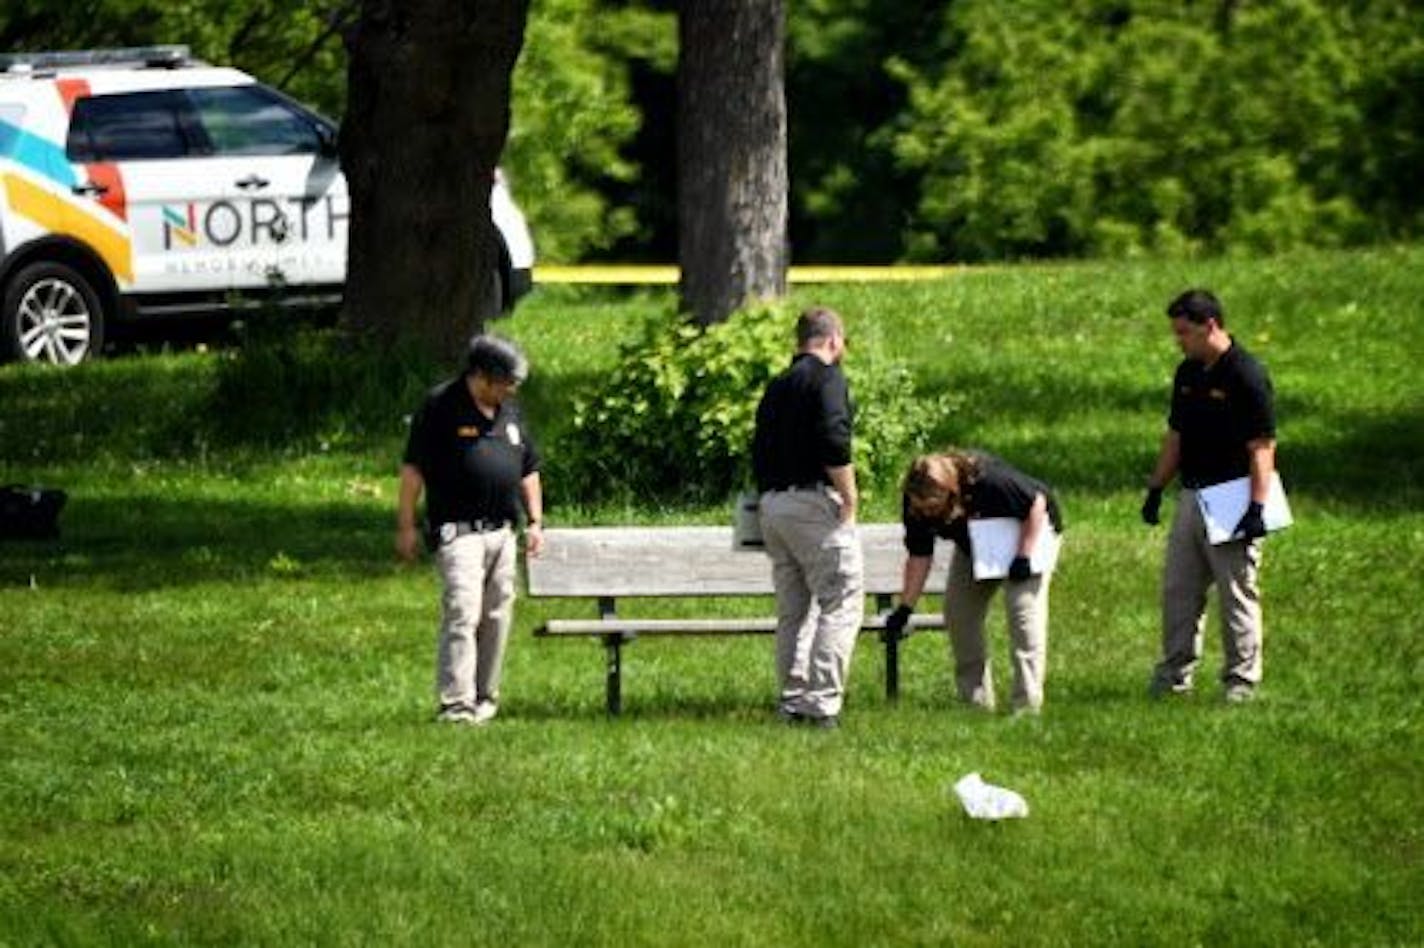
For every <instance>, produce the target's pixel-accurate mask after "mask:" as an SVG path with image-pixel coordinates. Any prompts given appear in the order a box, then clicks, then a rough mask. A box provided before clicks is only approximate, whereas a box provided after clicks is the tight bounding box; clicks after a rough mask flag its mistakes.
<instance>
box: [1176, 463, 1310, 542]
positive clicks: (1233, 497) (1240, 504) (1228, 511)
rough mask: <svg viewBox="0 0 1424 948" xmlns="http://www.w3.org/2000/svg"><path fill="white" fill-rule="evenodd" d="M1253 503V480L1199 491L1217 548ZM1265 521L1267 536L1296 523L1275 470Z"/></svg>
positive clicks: (1209, 539) (1263, 512)
mask: <svg viewBox="0 0 1424 948" xmlns="http://www.w3.org/2000/svg"><path fill="white" fill-rule="evenodd" d="M1250 502H1251V478H1249V477H1238V478H1236V480H1234V481H1223V482H1222V483H1220V484H1213V485H1212V486H1210V487H1203V488H1202V489H1201V490H1199V491H1197V506H1199V507H1200V508H1201V512H1202V519H1203V520H1205V521H1206V539H1207V542H1208V543H1210V544H1211V545H1212V546H1216V545H1218V544H1221V543H1226V542H1227V541H1229V540H1230V539H1231V538H1232V531H1234V530H1235V529H1236V525H1237V524H1238V523H1240V522H1241V515H1242V514H1244V513H1246V505H1247V504H1249V503H1250ZM1261 520H1262V521H1263V522H1264V523H1265V524H1266V532H1267V533H1272V532H1274V531H1276V530H1282V529H1284V528H1286V527H1288V526H1290V525H1291V523H1292V520H1291V512H1290V504H1288V503H1287V502H1286V492H1285V489H1284V488H1283V487H1281V476H1280V475H1279V474H1278V473H1276V472H1275V471H1272V472H1271V484H1270V491H1269V493H1267V494H1266V503H1265V506H1263V507H1262V508H1261Z"/></svg>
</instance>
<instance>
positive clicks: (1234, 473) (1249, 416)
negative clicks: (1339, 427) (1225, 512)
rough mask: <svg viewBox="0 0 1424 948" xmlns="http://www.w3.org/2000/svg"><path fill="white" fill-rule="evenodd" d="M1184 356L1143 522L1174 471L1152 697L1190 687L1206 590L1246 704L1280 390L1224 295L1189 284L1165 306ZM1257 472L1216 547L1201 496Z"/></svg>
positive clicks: (1150, 519)
mask: <svg viewBox="0 0 1424 948" xmlns="http://www.w3.org/2000/svg"><path fill="white" fill-rule="evenodd" d="M1167 316H1168V317H1169V318H1170V319H1171V322H1172V333H1173V335H1174V336H1176V339H1177V345H1178V347H1179V348H1180V349H1181V350H1182V355H1184V356H1185V357H1186V358H1185V359H1183V360H1182V362H1181V364H1180V365H1179V366H1178V367H1177V372H1176V376H1175V377H1174V379H1173V383H1172V405H1171V413H1170V415H1169V416H1168V419H1167V433H1166V435H1165V436H1164V437H1163V439H1162V447H1161V450H1160V452H1159V453H1158V456H1157V463H1156V466H1155V467H1154V468H1153V470H1152V475H1151V477H1150V478H1149V479H1148V482H1147V487H1148V490H1147V499H1146V500H1145V501H1144V503H1143V505H1142V519H1143V520H1144V521H1146V522H1147V523H1148V524H1156V523H1158V522H1159V520H1160V509H1161V504H1162V491H1163V489H1164V488H1165V487H1166V486H1167V484H1169V483H1170V482H1171V480H1172V478H1173V477H1174V476H1176V477H1179V478H1180V480H1181V484H1182V490H1181V493H1180V495H1179V496H1178V499H1177V510H1176V515H1175V516H1174V517H1173V520H1172V528H1171V532H1170V533H1169V534H1168V537H1167V556H1166V562H1165V564H1164V567H1163V574H1162V658H1161V661H1160V662H1159V663H1158V665H1157V668H1156V670H1155V672H1154V673H1153V677H1152V686H1151V692H1152V694H1153V695H1154V696H1162V695H1168V694H1181V693H1185V692H1188V691H1191V689H1192V678H1193V676H1194V674H1195V672H1196V668H1197V664H1198V663H1199V661H1200V660H1201V651H1202V621H1203V612H1204V610H1205V608H1206V594H1207V589H1208V588H1209V587H1210V586H1212V585H1213V584H1215V586H1216V591H1217V595H1218V596H1219V598H1220V601H1221V626H1222V628H1221V644H1222V651H1223V653H1224V664H1223V667H1222V670H1221V681H1222V685H1223V688H1224V689H1225V690H1224V697H1225V699H1226V700H1227V701H1228V702H1231V703H1236V702H1242V701H1248V700H1250V699H1251V698H1252V697H1253V696H1254V695H1255V690H1256V686H1257V685H1258V684H1260V681H1261V641H1262V632H1261V601H1260V589H1259V571H1260V567H1261V546H1262V543H1261V538H1262V537H1264V536H1265V535H1266V528H1265V524H1264V523H1263V522H1262V510H1263V508H1264V506H1265V502H1266V496H1267V493H1268V491H1269V488H1270V484H1271V476H1272V474H1273V473H1274V471H1275V469H1276V419H1275V410H1274V405H1273V401H1274V394H1273V391H1272V387H1271V379H1270V376H1268V375H1267V374H1266V370H1265V368H1264V367H1263V366H1262V365H1261V363H1259V362H1257V361H1256V359H1255V358H1254V357H1252V356H1251V355H1250V354H1249V353H1248V352H1246V350H1245V349H1243V348H1241V346H1240V345H1238V344H1237V343H1236V342H1235V341H1234V340H1233V339H1232V338H1231V336H1230V335H1228V334H1227V332H1226V315H1225V312H1224V310H1223V309H1222V306H1221V303H1220V301H1218V300H1217V298H1216V297H1215V296H1213V295H1212V294H1211V293H1210V292H1208V291H1206V290H1188V291H1187V292H1185V293H1183V294H1182V295H1180V296H1178V297H1177V298H1176V299H1174V300H1173V301H1172V302H1171V303H1170V304H1169V305H1168V307H1167ZM1242 477H1249V478H1250V503H1249V506H1248V507H1247V509H1246V512H1245V514H1244V515H1243V516H1242V517H1241V521H1240V522H1239V523H1238V524H1237V525H1236V528H1235V530H1234V532H1233V537H1232V539H1230V540H1228V541H1227V542H1225V543H1221V544H1217V545H1212V544H1211V543H1209V542H1208V541H1207V535H1206V524H1205V521H1204V520H1203V517H1202V512H1201V507H1200V505H1199V504H1198V501H1197V492H1198V491H1199V490H1201V489H1202V488H1204V487H1211V486H1212V485H1214V484H1220V483H1223V482H1225V481H1230V480H1236V479H1238V478H1242Z"/></svg>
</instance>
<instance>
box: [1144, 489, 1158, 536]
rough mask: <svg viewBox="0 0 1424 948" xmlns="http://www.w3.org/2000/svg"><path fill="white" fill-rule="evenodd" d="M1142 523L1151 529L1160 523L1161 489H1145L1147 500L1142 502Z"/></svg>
mask: <svg viewBox="0 0 1424 948" xmlns="http://www.w3.org/2000/svg"><path fill="white" fill-rule="evenodd" d="M1142 522H1143V523H1145V524H1147V525H1148V526H1151V527H1155V526H1157V524H1159V523H1161V522H1162V488H1160V487H1149V488H1147V499H1146V500H1144V501H1143V502H1142Z"/></svg>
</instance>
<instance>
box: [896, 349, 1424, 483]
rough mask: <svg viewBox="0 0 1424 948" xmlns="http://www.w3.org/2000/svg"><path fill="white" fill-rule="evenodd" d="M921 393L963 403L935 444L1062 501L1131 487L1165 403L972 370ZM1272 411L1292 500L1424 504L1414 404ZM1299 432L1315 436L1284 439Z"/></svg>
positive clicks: (1087, 384) (1137, 387)
mask: <svg viewBox="0 0 1424 948" xmlns="http://www.w3.org/2000/svg"><path fill="white" fill-rule="evenodd" d="M924 390H925V392H926V394H927V395H937V394H940V393H949V394H952V395H953V394H956V393H957V394H958V395H960V396H962V398H961V400H960V404H961V405H962V408H961V410H960V411H958V412H955V413H954V414H952V415H950V416H949V417H947V418H945V419H944V420H943V422H942V423H941V424H940V425H939V426H938V427H937V429H936V430H935V432H934V434H935V438H936V439H938V440H937V443H943V444H953V443H958V444H961V445H967V446H971V447H978V448H982V449H984V450H987V451H992V452H995V453H998V454H1002V455H1004V456H1005V457H1007V458H1008V459H1009V460H1011V461H1012V462H1013V463H1015V464H1017V465H1020V466H1022V467H1023V468H1025V469H1026V470H1028V471H1029V472H1030V473H1032V474H1034V475H1036V476H1039V477H1041V478H1043V479H1044V480H1046V481H1048V482H1049V483H1050V484H1053V485H1054V486H1055V487H1056V488H1057V489H1058V490H1060V491H1062V492H1065V493H1067V494H1070V495H1071V494H1072V493H1073V492H1074V491H1101V490H1116V489H1124V488H1132V489H1135V488H1136V487H1137V486H1138V485H1139V484H1141V483H1142V481H1143V479H1144V478H1145V477H1146V475H1147V473H1148V471H1149V470H1150V468H1151V465H1152V463H1153V461H1154V460H1155V458H1156V454H1157V449H1158V444H1159V442H1158V438H1159V437H1160V433H1161V431H1163V430H1164V429H1165V425H1166V414H1167V407H1168V398H1169V393H1167V392H1165V391H1163V390H1162V389H1161V388H1160V387H1159V386H1154V385H1142V384H1137V383H1115V382H1113V381H1112V380H1111V379H1110V378H1104V377H1096V378H1094V377H1081V376H1068V375H1062V374H1059V375H1051V374H1042V373H1036V372H1035V373H1032V374H1021V375H1018V376H1016V375H1015V374H1013V373H1012V372H1007V373H1005V372H1000V373H994V372H990V371H987V370H984V371H980V370H973V369H971V370H954V369H949V370H946V371H942V372H937V373H934V374H932V375H931V376H930V377H929V378H928V379H927V380H926V382H925V384H924ZM1276 415H1277V421H1278V424H1279V425H1280V426H1281V428H1282V431H1283V437H1282V439H1281V441H1280V443H1279V448H1278V452H1279V455H1278V459H1277V460H1278V464H1279V467H1280V469H1281V473H1282V477H1283V478H1284V479H1285V481H1286V484H1287V489H1288V490H1290V491H1291V492H1292V493H1299V494H1303V495H1309V496H1311V497H1312V498H1315V499H1318V500H1321V501H1327V502H1330V503H1334V504H1340V505H1344V506H1348V507H1354V508H1357V509H1360V510H1369V511H1399V510H1407V509H1417V508H1419V507H1421V506H1424V404H1417V405H1410V406H1406V407H1403V408H1401V409H1399V410H1395V411H1389V412H1383V413H1369V412H1365V411H1360V410H1352V409H1346V408H1331V407H1328V406H1322V405H1321V404H1320V403H1319V402H1318V401H1317V400H1316V399H1314V398H1312V397H1310V396H1309V395H1306V394H1300V393H1286V394H1283V395H1279V396H1278V398H1277V401H1276ZM1093 416H1097V418H1096V419H1094V418H1093ZM1045 428H1046V429H1047V432H1048V433H1047V435H1044V433H1043V432H1044V431H1045ZM1129 428H1130V430H1127V429H1129ZM1308 429H1314V430H1315V432H1320V431H1324V432H1325V434H1323V435H1322V434H1318V433H1314V432H1313V433H1312V434H1310V435H1309V436H1308V437H1306V438H1292V437H1291V431H1292V430H1298V431H1303V430H1308ZM1144 430H1145V432H1146V433H1145V434H1144V433H1143V432H1144ZM1001 432H1008V433H1010V434H1009V435H1008V436H1004V435H998V433H1001ZM1060 433H1061V434H1062V435H1063V438H1062V439H1061V440H1060V439H1058V438H1057V437H1055V436H1056V435H1058V434H1060ZM996 435H998V436H997V437H996ZM1001 439H1002V440H1001ZM989 441H994V442H999V443H987V442H989Z"/></svg>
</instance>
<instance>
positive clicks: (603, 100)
mask: <svg viewBox="0 0 1424 948" xmlns="http://www.w3.org/2000/svg"><path fill="white" fill-rule="evenodd" d="M675 56H676V53H675V30H674V25H673V22H672V18H671V17H670V16H669V15H667V14H657V13H652V12H649V11H646V10H643V9H640V8H638V7H627V8H623V9H616V10H609V9H607V8H606V5H605V4H602V3H600V2H598V0H547V2H544V3H537V4H534V5H533V7H532V9H531V12H530V16H529V25H528V29H527V32H526V35H525V41H524V51H523V53H522V54H521V55H520V58H519V63H518V65H517V66H516V67H515V70H514V102H513V107H512V115H513V123H512V126H511V128H510V136H509V143H508V145H507V146H506V148H505V154H504V158H503V159H502V162H503V164H504V166H505V169H506V171H507V172H508V173H509V175H510V178H511V181H512V185H513V188H514V190H515V194H516V196H517V198H518V200H519V202H520V205H521V206H522V207H523V208H524V210H525V212H526V213H527V214H528V216H529V219H530V227H531V228H532V229H533V231H534V234H535V238H536V241H537V244H538V251H539V255H540V258H541V259H542V260H546V261H557V262H568V261H573V260H577V259H579V258H580V257H581V256H582V255H583V254H586V253H588V252H589V251H593V250H598V249H602V248H607V247H609V246H611V245H612V244H613V243H615V242H616V241H617V240H619V239H620V238H622V237H626V236H628V235H629V234H632V233H634V232H635V231H636V230H637V227H638V222H637V221H636V220H635V219H634V216H633V211H632V209H631V208H628V207H615V206H613V205H612V204H611V203H610V202H609V199H608V197H607V191H608V190H609V188H610V186H613V185H616V184H626V183H628V182H630V181H633V180H635V179H636V178H637V176H638V174H639V169H638V167H637V166H636V165H635V164H633V163H632V162H631V161H629V160H628V159H627V158H626V157H624V156H623V154H622V149H623V146H625V145H626V144H627V143H628V142H629V141H630V140H631V139H632V137H633V136H634V135H635V134H636V132H637V130H638V126H639V123H640V115H639V111H638V108H637V107H636V105H635V104H634V103H633V102H632V100H631V92H630V89H629V78H628V69H629V62H630V61H631V60H633V59H635V58H636V59H646V60H650V61H657V62H664V63H666V62H670V61H671V60H673V59H674V58H675Z"/></svg>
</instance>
